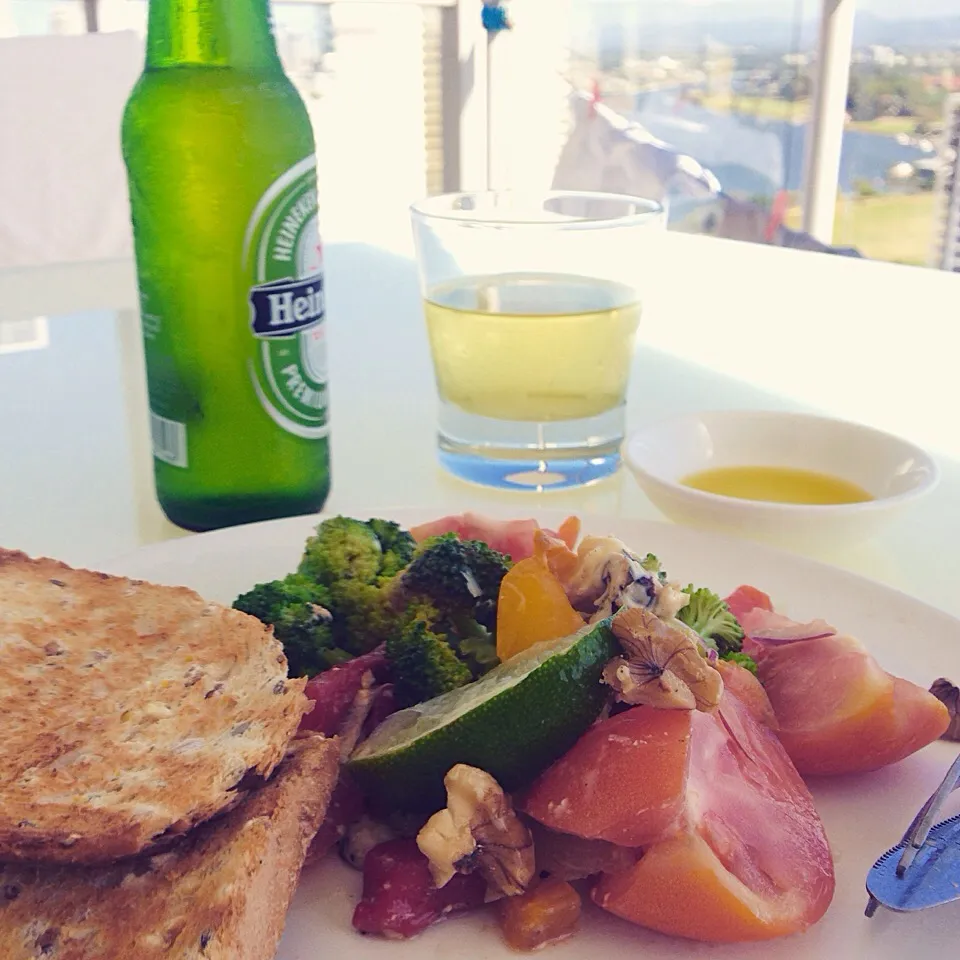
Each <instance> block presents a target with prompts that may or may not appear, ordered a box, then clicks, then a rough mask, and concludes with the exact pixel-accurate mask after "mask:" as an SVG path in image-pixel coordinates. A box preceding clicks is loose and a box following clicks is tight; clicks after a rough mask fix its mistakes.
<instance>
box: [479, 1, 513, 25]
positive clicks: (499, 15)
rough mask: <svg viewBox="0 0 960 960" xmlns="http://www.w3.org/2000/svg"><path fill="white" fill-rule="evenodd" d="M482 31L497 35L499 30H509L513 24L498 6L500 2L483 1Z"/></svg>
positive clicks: (504, 11)
mask: <svg viewBox="0 0 960 960" xmlns="http://www.w3.org/2000/svg"><path fill="white" fill-rule="evenodd" d="M481 16H482V20H483V29H484V30H486V31H487V32H488V33H499V32H500V31H501V30H510V29H511V28H512V27H513V24H512V23H511V22H510V17H509V16H508V14H507V11H506V10H505V9H504V8H503V7H501V6H500V0H483V13H482V15H481Z"/></svg>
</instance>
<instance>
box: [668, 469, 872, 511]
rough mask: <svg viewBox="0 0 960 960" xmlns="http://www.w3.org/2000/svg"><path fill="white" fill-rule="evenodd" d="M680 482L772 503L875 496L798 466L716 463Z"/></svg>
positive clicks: (857, 499)
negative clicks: (720, 464)
mask: <svg viewBox="0 0 960 960" xmlns="http://www.w3.org/2000/svg"><path fill="white" fill-rule="evenodd" d="M680 482H681V483H682V484H683V485H684V486H686V487H691V488H692V489H694V490H703V491H704V492H705V493H714V494H718V495H719V496H722V497H735V498H736V499H738V500H765V501H768V502H771V503H798V504H808V505H809V504H812V505H818V506H830V505H836V504H842V503H866V502H867V501H868V500H873V499H874V498H873V496H872V495H871V494H869V493H868V492H867V491H866V490H864V489H863V488H862V487H859V486H857V484H855V483H851V482H850V481H849V480H844V479H843V478H841V477H835V476H832V475H831V474H828V473H818V472H816V471H814V470H803V469H800V468H798V467H751V466H743V467H714V468H713V469H710V470H700V471H698V472H697V473H692V474H690V475H689V476H687V477H684V478H683V479H682V480H681V481H680Z"/></svg>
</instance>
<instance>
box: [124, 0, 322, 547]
mask: <svg viewBox="0 0 960 960" xmlns="http://www.w3.org/2000/svg"><path fill="white" fill-rule="evenodd" d="M123 153H124V159H125V162H126V166H127V171H128V177H129V185H130V205H131V213H132V220H133V232H134V242H135V247H136V259H137V274H138V280H139V287H140V306H141V315H142V323H143V338H144V348H145V354H146V370H147V391H148V394H149V398H150V422H151V428H152V437H153V455H154V471H155V477H156V486H157V496H158V499H159V500H160V504H161V506H162V507H163V510H164V512H165V513H166V514H167V516H168V517H169V518H170V519H171V520H172V521H173V522H174V523H176V524H178V525H180V526H182V527H186V528H188V529H192V530H206V529H211V528H214V527H222V526H229V525H232V524H237V523H246V522H249V521H254V520H263V519H267V518H270V517H279V516H288V515H291V514H299V513H308V512H312V511H316V510H319V509H320V508H321V506H322V505H323V502H324V500H325V498H326V496H327V493H328V490H329V486H330V468H329V448H328V440H327V435H328V430H329V426H328V417H327V369H326V339H325V335H326V330H325V326H324V291H323V277H322V273H321V246H320V237H319V234H318V230H317V185H316V169H315V158H314V141H313V133H312V131H311V128H310V120H309V117H308V116H307V112H306V109H305V107H304V105H303V102H302V101H301V99H300V97H299V95H298V94H297V92H296V90H295V89H294V87H293V84H292V83H291V82H290V81H289V80H288V79H287V77H286V76H285V74H284V72H283V68H282V66H281V64H280V59H279V57H278V55H277V49H276V44H275V42H274V38H273V33H272V30H271V25H270V18H269V11H268V2H267V0H150V15H149V26H148V32H147V57H146V67H145V69H144V72H143V75H142V76H141V77H140V79H139V81H138V82H137V84H136V86H135V87H134V90H133V92H132V94H131V95H130V99H129V101H128V103H127V107H126V112H125V114H124V119H123Z"/></svg>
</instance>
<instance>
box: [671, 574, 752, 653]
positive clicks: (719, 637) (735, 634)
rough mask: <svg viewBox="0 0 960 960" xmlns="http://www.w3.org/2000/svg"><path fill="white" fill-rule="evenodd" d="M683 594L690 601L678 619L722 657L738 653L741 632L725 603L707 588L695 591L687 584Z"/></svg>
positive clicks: (691, 585) (741, 641)
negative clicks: (686, 595) (685, 594)
mask: <svg viewBox="0 0 960 960" xmlns="http://www.w3.org/2000/svg"><path fill="white" fill-rule="evenodd" d="M684 592H685V593H688V594H689V595H690V600H689V601H688V602H687V605H686V606H685V607H682V608H681V609H680V612H679V613H678V614H677V619H678V620H680V621H682V622H683V623H685V624H686V625H687V626H688V627H690V628H691V629H692V630H695V631H696V632H697V633H698V634H699V635H700V637H701V638H702V639H703V642H704V643H706V644H707V646H708V647H712V648H713V649H715V650H716V651H717V653H719V654H720V656H721V657H724V656H726V655H727V654H729V653H736V652H738V651H739V650H740V648H741V647H742V646H743V630H742V628H741V627H740V624H739V623H737V618H736V617H735V616H734V615H733V614H732V613H731V612H730V608H729V607H728V606H727V605H726V603H725V602H724V601H723V600H721V599H720V597H718V596H717V594H715V593H714V592H713V591H712V590H708V589H707V588H706V587H700V588H699V589H694V587H693V584H690V585H689V586H688V587H687V588H686V590H685V591H684Z"/></svg>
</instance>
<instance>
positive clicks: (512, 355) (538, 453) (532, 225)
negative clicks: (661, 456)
mask: <svg viewBox="0 0 960 960" xmlns="http://www.w3.org/2000/svg"><path fill="white" fill-rule="evenodd" d="M411 212H412V217H413V233H414V240H415V242H416V248H417V259H418V263H419V268H420V280H421V288H422V291H423V299H424V313H425V316H426V321H427V330H428V333H429V337H430V349H431V352H432V354H433V363H434V370H435V373H436V378H437V389H438V391H439V394H440V412H439V423H438V453H439V458H440V462H441V463H442V464H443V466H444V467H446V468H447V469H448V470H449V471H450V472H451V473H453V474H455V475H457V476H459V477H462V478H463V479H465V480H471V481H473V482H475V483H482V484H485V485H488V486H497V487H506V488H512V489H559V488H562V487H571V486H579V485H582V484H586V483H591V482H593V481H595V480H599V479H600V478H602V477H605V476H607V475H609V474H611V473H613V472H614V471H615V470H617V468H618V467H619V465H620V444H621V442H622V440H623V432H624V419H625V418H624V414H625V403H626V390H627V381H628V378H629V376H630V368H631V365H632V362H633V349H634V339H635V334H636V331H637V325H638V324H639V322H640V310H641V293H642V288H643V280H644V277H645V275H646V274H647V273H648V272H649V271H650V270H651V269H655V267H654V265H653V264H654V259H653V256H652V251H653V250H654V248H655V246H656V244H657V240H658V237H659V232H660V231H659V229H658V228H662V227H663V225H664V217H663V210H662V208H661V207H660V205H659V204H658V203H655V202H653V201H651V200H643V199H639V198H636V197H626V196H618V195H615V194H603V193H576V192H555V193H548V194H540V195H539V196H533V197H531V196H525V195H518V194H513V193H507V192H486V193H460V194H448V195H445V196H439V197H431V198H429V199H427V200H424V201H422V202H420V203H417V204H414V206H413V208H412V211H411Z"/></svg>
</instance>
